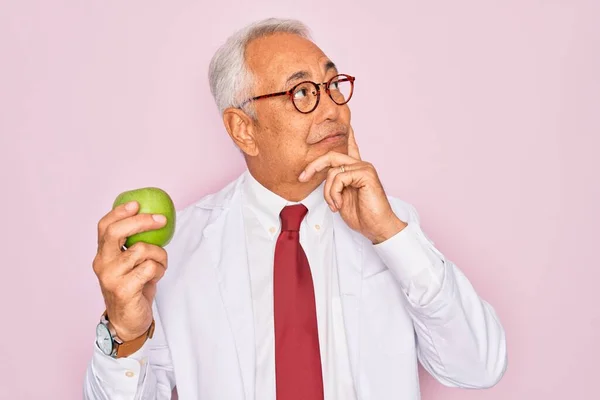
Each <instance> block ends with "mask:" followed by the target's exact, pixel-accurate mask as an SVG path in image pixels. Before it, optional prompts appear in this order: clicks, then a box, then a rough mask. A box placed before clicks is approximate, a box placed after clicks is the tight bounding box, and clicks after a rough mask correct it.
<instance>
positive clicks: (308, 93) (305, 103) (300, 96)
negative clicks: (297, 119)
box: [292, 82, 318, 112]
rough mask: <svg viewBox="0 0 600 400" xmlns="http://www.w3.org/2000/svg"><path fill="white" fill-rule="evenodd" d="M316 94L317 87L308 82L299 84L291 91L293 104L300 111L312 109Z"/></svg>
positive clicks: (315, 101)
mask: <svg viewBox="0 0 600 400" xmlns="http://www.w3.org/2000/svg"><path fill="white" fill-rule="evenodd" d="M317 96H318V92H317V87H316V86H315V85H314V84H312V83H310V82H303V83H301V84H299V85H298V86H296V87H295V89H294V92H293V93H292V99H293V100H294V105H295V106H296V108H297V109H298V110H299V111H300V112H309V111H312V110H313V108H314V107H315V104H317Z"/></svg>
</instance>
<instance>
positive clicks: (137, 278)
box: [93, 202, 167, 341]
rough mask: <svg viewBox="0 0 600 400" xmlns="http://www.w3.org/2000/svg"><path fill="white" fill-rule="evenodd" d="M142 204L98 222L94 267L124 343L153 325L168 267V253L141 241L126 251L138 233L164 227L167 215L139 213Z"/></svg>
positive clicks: (127, 206)
mask: <svg viewBox="0 0 600 400" xmlns="http://www.w3.org/2000/svg"><path fill="white" fill-rule="evenodd" d="M138 209H139V204H138V203H136V202H130V203H127V204H122V205H120V206H118V207H116V208H115V209H114V210H112V211H110V212H109V213H108V214H106V215H105V216H104V217H103V218H102V219H101V220H100V221H99V222H98V252H97V254H96V257H95V258H94V262H93V268H94V272H95V273H96V275H97V276H98V280H99V282H100V288H101V290H102V295H103V296H104V303H105V304H106V311H107V316H108V319H109V321H110V323H111V324H112V325H113V327H114V328H115V330H116V332H117V335H118V336H119V338H121V339H122V340H124V341H127V340H132V339H135V338H137V337H138V336H141V335H142V334H143V333H145V332H146V331H147V330H148V328H149V327H150V325H151V324H152V302H153V300H154V295H155V293H156V283H157V282H158V281H159V280H160V278H162V276H163V275H164V273H165V270H166V268H167V252H166V251H165V250H164V249H163V248H161V247H158V246H155V245H150V244H146V243H142V242H138V243H136V244H134V245H133V246H131V247H130V248H128V249H126V250H123V246H124V244H125V240H126V239H127V237H128V236H130V235H133V234H135V233H139V232H144V231H148V230H153V229H158V228H161V227H162V226H164V225H165V224H166V218H165V217H164V216H163V215H150V214H137V211H138Z"/></svg>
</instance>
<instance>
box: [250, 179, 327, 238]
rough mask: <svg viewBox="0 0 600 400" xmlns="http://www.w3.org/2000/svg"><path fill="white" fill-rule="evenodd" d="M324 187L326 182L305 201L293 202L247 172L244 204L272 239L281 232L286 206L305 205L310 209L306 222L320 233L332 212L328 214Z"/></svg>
mask: <svg viewBox="0 0 600 400" xmlns="http://www.w3.org/2000/svg"><path fill="white" fill-rule="evenodd" d="M324 185H325V182H323V183H321V184H320V185H319V187H317V188H316V189H315V190H313V191H312V192H311V193H310V194H309V195H308V196H306V198H305V199H304V200H302V201H299V202H293V201H288V200H286V199H284V198H283V197H281V196H279V195H277V194H275V193H273V192H271V191H270V190H269V189H267V188H266V187H264V186H263V185H262V184H261V183H260V182H258V181H257V180H256V179H255V178H254V177H253V176H252V174H251V173H250V171H246V179H245V181H244V187H243V193H244V199H245V201H244V203H245V204H246V206H248V207H249V208H250V209H251V210H252V211H253V212H254V214H255V215H256V218H257V219H258V221H259V222H260V224H261V225H262V226H263V228H264V229H265V231H266V232H267V233H268V234H269V236H271V237H274V236H275V234H276V233H277V232H279V229H280V226H281V221H280V219H279V213H280V212H281V210H282V209H283V208H284V207H285V206H290V205H294V204H299V203H302V204H304V206H305V207H306V208H307V209H308V214H307V215H306V217H305V218H304V222H306V223H308V224H309V226H311V227H312V228H314V229H315V230H316V231H317V232H319V231H322V230H323V228H324V227H325V226H326V224H327V223H328V221H329V219H330V218H331V212H327V211H328V207H327V203H326V202H325V199H324V198H323V186H324Z"/></svg>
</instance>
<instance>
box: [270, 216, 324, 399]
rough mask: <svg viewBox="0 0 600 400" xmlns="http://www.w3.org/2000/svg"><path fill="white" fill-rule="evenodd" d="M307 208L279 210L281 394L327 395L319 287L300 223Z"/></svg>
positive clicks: (276, 281)
mask: <svg viewBox="0 0 600 400" xmlns="http://www.w3.org/2000/svg"><path fill="white" fill-rule="evenodd" d="M307 212H308V210H307V209H306V207H305V206H303V205H302V204H297V205H294V206H288V207H285V208H284V209H283V210H282V211H281V214H280V215H279V216H280V218H281V233H280V234H279V237H278V238H277V244H276V246H275V265H274V271H273V301H274V309H275V310H274V313H275V376H276V388H277V400H322V399H323V375H322V373H321V354H320V351H319V333H318V330H317V313H316V306H315V291H314V288H313V281H312V275H311V273H310V266H309V265H308V259H307V258H306V254H305V253H304V250H302V246H300V232H299V231H300V223H301V222H302V219H304V216H305V215H306V213H307Z"/></svg>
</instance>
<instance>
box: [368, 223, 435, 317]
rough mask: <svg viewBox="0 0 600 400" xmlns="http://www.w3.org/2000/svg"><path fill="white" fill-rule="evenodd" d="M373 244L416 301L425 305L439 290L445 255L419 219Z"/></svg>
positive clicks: (420, 304) (412, 300)
mask: <svg viewBox="0 0 600 400" xmlns="http://www.w3.org/2000/svg"><path fill="white" fill-rule="evenodd" d="M374 248H375V251H376V252H377V254H378V255H379V257H380V258H381V260H382V261H383V263H384V264H385V265H386V266H387V267H388V269H390V270H391V271H392V273H393V274H394V276H395V277H396V279H397V280H398V282H399V283H400V286H401V287H402V289H403V290H404V292H405V293H406V295H407V296H408V298H409V300H410V301H411V302H412V303H413V304H414V305H418V306H425V305H426V304H428V303H429V302H430V301H431V300H433V298H434V297H435V296H436V295H437V294H438V293H439V292H440V290H441V288H442V284H443V281H444V275H445V263H444V258H443V256H442V254H441V253H440V252H439V251H438V250H437V249H435V247H434V246H433V243H431V242H430V241H429V240H428V239H427V238H426V237H425V234H424V233H423V232H422V231H421V228H420V227H419V225H418V224H417V223H415V222H409V224H408V225H407V226H406V227H405V228H404V229H403V230H401V231H400V232H398V233H397V234H396V235H394V236H392V237H391V238H389V239H388V240H386V241H384V242H382V243H379V244H376V245H374Z"/></svg>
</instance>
